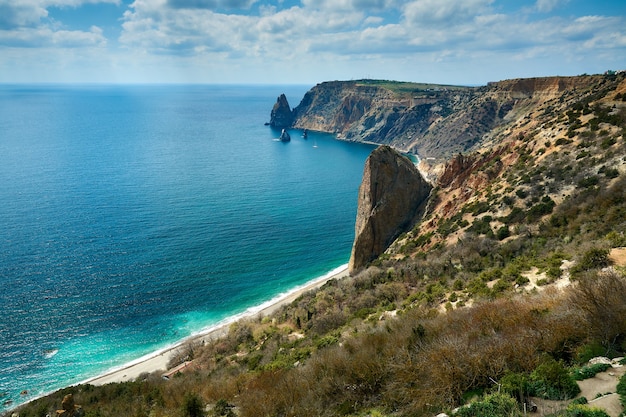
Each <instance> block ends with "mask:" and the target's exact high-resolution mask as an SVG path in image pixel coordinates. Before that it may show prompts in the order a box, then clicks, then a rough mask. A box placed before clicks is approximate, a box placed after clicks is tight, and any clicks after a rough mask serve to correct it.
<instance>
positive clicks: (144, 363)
mask: <svg viewBox="0 0 626 417" xmlns="http://www.w3.org/2000/svg"><path fill="white" fill-rule="evenodd" d="M347 275H348V264H344V265H341V266H339V267H337V268H335V269H333V270H331V271H329V272H328V273H326V274H325V275H322V276H320V277H318V278H315V279H313V280H311V281H309V282H307V283H305V284H303V285H300V286H298V287H295V288H293V289H292V290H290V291H287V292H284V293H281V294H279V295H277V296H276V297H274V298H272V299H271V300H269V301H266V302H264V303H262V304H259V305H257V306H254V307H250V308H248V309H246V310H245V311H243V312H242V313H239V314H235V315H233V316H230V317H228V318H226V319H224V320H222V321H220V322H218V323H216V324H214V325H211V326H208V327H206V328H204V329H202V330H200V331H198V332H195V333H193V334H192V335H190V336H188V337H185V338H184V339H181V340H179V341H177V342H175V343H173V344H171V345H169V346H166V347H164V348H162V349H159V350H157V351H155V352H151V353H149V354H147V355H144V356H142V357H140V358H138V359H135V360H133V361H130V362H127V363H125V364H124V365H121V366H118V367H115V368H112V369H110V370H109V371H106V372H104V373H103V374H101V375H98V376H96V377H92V378H88V379H85V380H84V381H82V382H80V383H79V384H92V385H104V384H108V383H112V382H124V381H132V380H134V379H136V378H137V377H139V376H140V375H141V374H145V373H152V372H156V371H159V370H163V371H165V370H166V369H167V364H168V362H169V360H170V358H171V357H172V355H173V354H174V353H175V351H176V349H178V348H180V347H181V346H184V345H185V344H187V343H190V342H191V343H193V342H200V343H201V342H203V341H205V340H206V339H207V338H210V339H215V338H219V337H223V336H225V335H226V334H227V333H228V329H229V327H230V325H231V324H233V323H235V322H237V321H239V320H241V319H245V318H252V317H255V316H258V315H261V316H267V315H270V314H272V313H273V312H275V311H276V310H278V309H279V308H281V307H282V306H284V305H287V304H289V303H291V302H293V301H294V300H296V299H297V298H298V297H299V296H300V295H302V294H304V293H305V292H307V291H310V290H312V289H315V288H318V287H321V286H322V285H324V284H325V283H326V282H328V281H329V280H331V279H338V278H343V277H345V276H347Z"/></svg>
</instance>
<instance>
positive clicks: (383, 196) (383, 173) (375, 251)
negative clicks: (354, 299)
mask: <svg viewBox="0 0 626 417" xmlns="http://www.w3.org/2000/svg"><path fill="white" fill-rule="evenodd" d="M430 191H431V186H430V184H428V182H426V180H424V178H422V176H421V174H420V173H419V171H418V170H417V168H415V165H414V164H413V163H412V162H411V161H410V160H409V159H408V158H406V157H404V156H402V155H400V154H399V153H398V152H396V151H394V150H393V149H392V148H390V147H389V146H381V147H379V148H377V149H376V150H374V151H373V152H372V154H371V155H370V156H369V157H368V159H367V161H366V162H365V169H364V172H363V180H362V182H361V186H360V188H359V199H358V207H357V217H356V226H355V239H354V244H353V247H352V254H351V256H350V263H349V270H350V272H351V273H352V272H354V271H356V270H358V269H360V268H362V267H363V266H365V265H366V264H367V263H368V262H370V261H372V260H373V259H375V258H376V257H378V256H379V255H380V254H382V253H383V252H384V251H385V250H386V249H387V248H388V247H389V245H390V244H391V242H393V240H394V239H395V238H397V237H398V235H400V234H401V233H402V232H404V231H406V229H407V228H409V227H411V225H412V224H413V223H414V222H415V221H416V219H417V218H418V217H419V216H420V214H421V213H422V209H423V207H424V205H425V202H426V201H427V199H428V196H429V194H430Z"/></svg>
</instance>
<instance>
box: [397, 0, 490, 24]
mask: <svg viewBox="0 0 626 417" xmlns="http://www.w3.org/2000/svg"><path fill="white" fill-rule="evenodd" d="M493 1H494V0H465V1H456V0H416V1H413V2H410V3H408V4H407V5H406V6H405V7H404V16H405V18H406V20H407V21H408V22H409V23H410V24H417V25H420V26H432V25H442V24H446V25H452V26H454V25H457V24H459V23H461V22H465V21H471V20H472V19H473V18H474V17H475V16H477V15H481V14H484V13H486V12H488V11H489V6H490V5H491V4H492V3H493Z"/></svg>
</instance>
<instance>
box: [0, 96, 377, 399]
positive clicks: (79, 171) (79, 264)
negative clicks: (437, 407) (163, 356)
mask: <svg viewBox="0 0 626 417" xmlns="http://www.w3.org/2000/svg"><path fill="white" fill-rule="evenodd" d="M309 88H310V86H24V85H19V86H15V85H3V86H2V85H0V184H1V185H0V288H1V289H2V290H1V291H0V307H1V310H2V311H1V313H0V412H2V411H6V410H7V409H10V408H13V407H15V406H16V405H18V404H20V403H23V402H25V401H28V400H29V399H32V398H34V397H37V396H40V395H42V394H45V393H48V392H51V391H53V390H55V389H58V388H61V387H64V386H67V385H71V384H76V383H79V382H81V381H84V380H85V379H87V378H90V377H93V376H96V375H99V374H102V373H104V372H105V371H107V370H111V369H113V368H117V367H120V366H122V365H123V364H125V363H128V362H130V361H133V360H135V359H137V358H139V357H141V356H143V355H146V354H149V353H150V352H154V351H156V350H159V349H163V348H165V347H167V346H171V345H172V344H174V343H175V342H177V341H179V340H181V339H183V338H185V337H187V336H190V335H192V334H194V333H197V332H200V331H201V330H202V329H206V328H207V327H211V326H213V325H215V324H216V323H219V322H221V321H224V320H228V319H229V318H232V317H233V316H236V315H239V314H242V313H244V312H246V311H250V309H254V307H255V306H258V305H260V304H262V303H264V302H266V301H268V300H270V299H272V298H274V297H276V296H278V295H279V294H282V293H285V292H288V291H290V290H292V289H293V288H295V287H298V286H301V285H303V284H305V283H306V282H308V281H311V280H313V279H315V278H317V277H320V276H322V275H324V274H327V273H328V272H329V271H331V270H333V269H335V268H337V267H339V266H341V265H345V264H346V263H347V262H348V259H349V256H350V249H351V245H352V240H353V237H354V221H355V215H356V202H357V191H358V186H359V183H360V181H361V176H362V172H363V163H364V161H365V159H366V158H367V156H368V155H369V153H370V152H371V150H372V149H373V147H372V146H369V145H364V144H355V143H347V142H341V141H338V140H335V139H334V137H333V136H331V135H326V134H319V133H315V132H309V135H308V138H306V139H305V138H303V137H302V136H301V134H300V132H298V131H295V130H294V131H291V136H292V140H291V142H289V143H282V142H280V141H278V140H277V138H278V136H279V134H280V132H278V131H276V130H273V129H271V128H270V127H268V126H265V125H264V123H265V122H267V121H269V118H270V111H271V108H272V106H273V105H274V103H275V102H276V98H277V97H278V95H279V94H281V93H285V94H286V95H287V98H288V100H289V102H290V104H291V105H292V106H295V105H297V104H298V103H299V102H300V99H301V98H302V97H303V95H304V93H305V92H306V91H307V90H308V89H309Z"/></svg>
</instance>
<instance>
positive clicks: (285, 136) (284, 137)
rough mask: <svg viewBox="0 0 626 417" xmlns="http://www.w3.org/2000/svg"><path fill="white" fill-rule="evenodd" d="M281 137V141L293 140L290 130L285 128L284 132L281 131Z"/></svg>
mask: <svg viewBox="0 0 626 417" xmlns="http://www.w3.org/2000/svg"><path fill="white" fill-rule="evenodd" d="M279 139H280V140H281V142H289V141H290V140H291V135H290V134H289V132H287V131H286V130H285V129H283V130H282V132H280V138H279Z"/></svg>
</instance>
